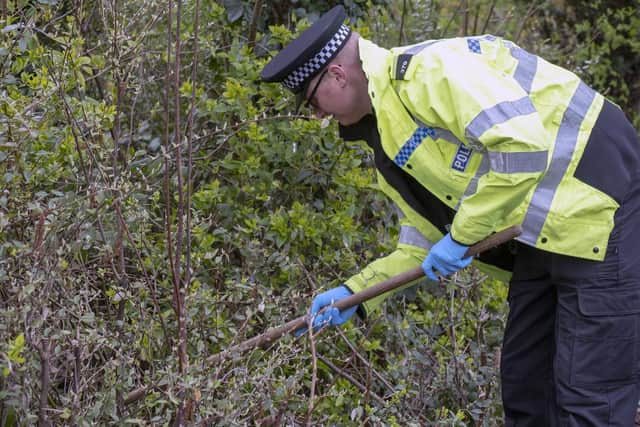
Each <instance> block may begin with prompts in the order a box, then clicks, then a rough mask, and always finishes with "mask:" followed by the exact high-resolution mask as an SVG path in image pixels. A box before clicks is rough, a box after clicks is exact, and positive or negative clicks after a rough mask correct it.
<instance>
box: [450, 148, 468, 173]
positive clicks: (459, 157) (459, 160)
mask: <svg viewBox="0 0 640 427" xmlns="http://www.w3.org/2000/svg"><path fill="white" fill-rule="evenodd" d="M472 152H473V150H472V149H471V148H469V147H467V146H466V145H464V144H460V146H459V147H458V151H457V152H456V155H455V156H454V158H453V162H452V163H451V168H452V169H455V170H457V171H460V172H464V171H465V169H467V163H469V159H470V158H471V153H472Z"/></svg>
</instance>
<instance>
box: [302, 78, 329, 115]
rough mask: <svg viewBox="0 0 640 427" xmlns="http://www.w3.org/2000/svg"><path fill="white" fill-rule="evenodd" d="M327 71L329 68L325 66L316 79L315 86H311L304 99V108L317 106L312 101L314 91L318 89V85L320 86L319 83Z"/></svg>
mask: <svg viewBox="0 0 640 427" xmlns="http://www.w3.org/2000/svg"><path fill="white" fill-rule="evenodd" d="M328 71H329V69H328V68H325V69H324V71H323V72H322V74H320V78H319V79H318V81H317V82H316V84H315V86H314V87H313V90H312V91H311V93H310V94H309V96H308V97H307V99H306V100H305V101H304V107H305V108H308V107H309V106H311V107H313V108H317V106H316V105H315V104H314V103H313V97H314V96H315V95H316V92H317V91H318V87H320V83H322V79H323V78H324V76H325V75H326V74H327V72H328Z"/></svg>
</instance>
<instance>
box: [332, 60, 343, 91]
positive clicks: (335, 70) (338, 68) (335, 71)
mask: <svg viewBox="0 0 640 427" xmlns="http://www.w3.org/2000/svg"><path fill="white" fill-rule="evenodd" d="M329 76H330V77H331V78H332V79H336V80H337V81H338V84H339V85H340V87H344V86H345V85H346V84H347V71H346V70H345V69H344V67H343V66H342V65H340V64H331V65H329Z"/></svg>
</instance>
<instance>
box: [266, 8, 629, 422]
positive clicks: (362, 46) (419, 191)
mask: <svg viewBox="0 0 640 427" xmlns="http://www.w3.org/2000/svg"><path fill="white" fill-rule="evenodd" d="M345 18H346V16H345V12H344V9H343V8H342V7H341V6H337V7H335V8H333V9H332V10H330V11H329V12H327V13H326V14H324V15H323V16H322V17H321V18H320V19H319V20H318V21H317V22H316V23H314V24H313V25H312V26H311V27H310V28H309V29H308V30H306V31H305V32H303V33H302V34H301V35H300V36H299V37H298V38H296V39H295V40H293V41H292V42H291V43H290V44H289V45H287V46H286V47H285V48H284V49H282V51H281V52H279V53H278V54H277V55H276V56H275V57H274V58H273V59H272V60H271V61H270V62H269V63H268V64H267V65H266V66H265V68H264V70H263V72H262V78H263V80H264V81H267V82H281V83H282V84H284V85H285V86H286V87H287V88H288V89H290V90H291V91H292V92H293V93H294V94H296V100H297V107H299V106H300V105H302V104H306V105H308V106H309V107H311V108H312V109H313V110H314V111H315V114H316V115H317V116H318V117H329V116H333V118H334V119H336V120H337V121H338V122H339V123H340V134H341V136H342V137H343V138H344V139H347V140H353V139H361V140H365V141H367V143H368V144H369V145H370V147H371V148H372V150H373V152H374V158H375V165H376V169H377V178H378V181H379V185H380V188H381V189H382V190H383V191H384V192H385V193H386V194H387V195H388V196H389V197H390V198H391V199H392V200H393V201H394V202H395V204H396V205H397V206H398V207H399V209H400V211H401V213H402V214H401V232H400V238H399V242H398V247H397V249H396V250H395V251H394V252H393V253H391V254H390V255H388V256H387V257H384V258H381V259H378V260H376V261H373V262H372V263H371V264H369V265H368V266H367V267H365V268H364V269H363V270H362V271H361V272H360V273H359V274H356V275H355V276H353V277H351V278H350V279H349V280H347V281H346V282H345V284H344V285H341V286H339V287H337V288H334V289H331V290H329V291H326V292H324V293H322V294H320V295H318V296H317V297H315V299H314V300H313V303H312V310H311V311H312V313H313V314H317V316H316V317H315V320H314V327H318V326H321V325H323V324H327V323H328V324H331V325H341V324H343V323H344V322H346V321H347V320H348V319H349V318H350V317H351V316H352V315H353V314H354V312H355V311H356V310H359V311H360V313H361V315H363V316H366V315H367V313H368V312H370V311H371V310H373V309H375V307H376V306H377V305H379V304H380V303H381V300H382V297H379V298H377V299H375V300H373V301H369V302H366V303H363V304H362V305H361V306H359V307H357V308H352V309H348V310H344V311H342V312H339V311H338V310H337V309H336V308H330V309H329V310H326V311H325V312H323V313H321V314H318V312H319V310H320V309H321V308H323V307H324V306H327V305H329V304H331V303H332V302H335V301H337V300H340V299H341V298H344V297H346V296H348V295H350V294H351V293H352V292H357V291H360V290H362V289H364V288H365V287H367V286H371V285H374V284H376V283H378V282H380V281H382V280H384V279H386V278H388V277H389V276H391V275H395V274H398V273H400V272H402V271H406V270H409V269H411V268H414V267H416V266H418V265H422V268H423V269H424V271H425V274H426V275H427V276H428V277H429V278H431V279H432V280H436V279H437V275H438V274H439V275H449V274H452V273H454V272H456V271H458V270H460V269H462V268H464V267H465V266H467V265H468V264H469V263H471V262H472V259H471V258H464V253H465V252H466V250H467V248H468V247H469V246H470V245H472V244H473V243H475V242H478V241H479V240H481V239H483V238H485V237H487V236H489V235H490V234H491V233H492V232H495V231H499V230H501V229H504V228H507V227H508V226H511V225H513V224H520V225H522V228H523V234H522V235H521V236H519V237H518V239H517V244H516V246H517V247H516V251H515V253H514V252H513V251H508V250H505V248H498V249H497V250H494V251H492V252H491V253H489V254H485V255H484V258H483V257H481V258H480V259H477V260H473V262H474V263H476V264H477V265H478V267H479V268H481V269H484V270H485V271H487V272H489V273H491V274H493V275H494V276H495V277H498V278H501V279H502V280H508V281H509V295H508V301H509V308H510V310H509V317H508V321H507V326H506V330H505V336H504V341H503V350H502V358H501V382H502V396H503V404H504V411H505V424H506V425H507V426H515V425H517V426H536V427H538V426H551V425H561V426H587V425H588V426H630V425H633V419H634V416H635V413H636V408H637V403H638V398H639V395H640V392H639V379H638V375H639V369H640V363H639V361H640V339H639V337H638V335H639V331H640V247H638V245H639V243H638V242H640V142H639V141H638V137H637V134H636V131H635V130H634V129H633V127H632V126H631V125H630V123H629V122H628V120H627V119H626V118H625V116H624V114H623V112H622V111H621V110H620V109H619V108H618V107H617V106H616V105H614V104H613V103H611V102H610V101H608V100H606V99H605V98H604V97H603V96H602V95H601V94H599V93H597V92H596V91H594V90H593V89H592V88H590V87H589V86H587V85H586V84H585V83H583V82H582V81H581V80H580V79H579V78H578V77H577V76H576V75H575V74H573V73H571V72H569V71H567V70H565V69H563V68H560V67H558V66H555V65H553V64H550V63H549V62H547V61H545V60H543V59H542V58H540V57H538V56H535V55H533V54H531V53H528V52H527V51H525V50H523V49H521V48H520V47H518V46H517V45H515V44H514V43H512V42H509V41H507V40H504V39H501V38H499V37H494V36H490V35H485V36H477V37H460V38H454V39H444V40H428V41H426V42H423V43H418V44H415V45H411V46H406V47H399V48H394V49H391V50H387V49H383V48H381V47H378V46H376V45H375V44H374V43H372V42H371V41H368V40H366V39H364V38H362V37H360V36H359V35H358V34H357V33H355V32H353V31H352V30H351V29H350V28H349V27H348V26H347V25H345V24H344V22H345ZM511 273H512V274H511Z"/></svg>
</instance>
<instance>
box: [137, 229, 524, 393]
mask: <svg viewBox="0 0 640 427" xmlns="http://www.w3.org/2000/svg"><path fill="white" fill-rule="evenodd" d="M521 233H522V227H520V226H519V225H514V226H512V227H509V228H507V229H505V230H502V231H499V232H497V233H494V234H492V235H491V236H489V237H487V238H486V239H484V240H481V241H480V242H478V243H476V244H475V245H473V246H471V247H469V249H468V250H467V252H466V253H465V257H468V256H475V255H478V254H479V253H481V252H484V251H486V250H488V249H491V248H493V247H496V246H498V245H500V244H502V243H505V242H508V241H509V240H511V239H513V238H515V237H517V236H519V235H520V234H521ZM423 276H424V272H423V271H422V267H416V268H414V269H412V270H409V271H405V272H404V273H400V274H398V275H397V276H393V277H390V278H389V279H387V280H384V281H382V282H380V283H377V284H375V285H373V286H371V287H369V288H366V289H364V290H362V291H360V292H356V293H355V294H353V295H351V296H349V297H347V298H344V299H341V300H340V301H338V302H336V303H335V304H333V306H334V307H337V308H338V309H339V310H340V311H342V310H344V309H346V308H349V307H353V306H356V305H359V304H361V303H363V302H365V301H368V300H370V299H372V298H375V297H377V296H379V295H382V294H384V293H386V292H389V291H392V290H394V289H397V288H399V287H401V286H403V285H406V284H407V283H410V282H412V281H414V280H417V279H419V278H421V277H423ZM308 323H309V318H308V316H307V315H304V316H300V317H298V318H297V319H293V320H291V321H289V322H287V323H285V324H283V325H280V326H277V327H275V328H271V329H269V330H268V331H267V332H265V333H263V334H261V335H258V336H255V337H253V338H250V339H248V340H246V341H243V342H241V343H239V344H236V345H234V346H232V347H229V348H227V349H225V350H223V351H221V352H220V353H217V354H214V355H212V356H209V357H208V358H207V364H209V365H215V364H218V363H221V362H222V361H224V360H226V359H228V358H231V357H233V356H239V355H241V354H242V353H245V352H247V351H249V350H251V349H254V348H258V347H265V346H267V345H269V344H271V343H272V342H274V341H276V340H277V339H279V338H281V337H282V336H283V335H285V334H288V333H291V332H293V331H297V330H298V329H302V328H305V327H307V326H308ZM144 395H145V388H144V387H141V388H138V389H136V390H133V391H132V392H131V393H129V394H128V395H127V397H126V399H125V403H132V402H135V401H137V400H139V399H141V398H142V397H144Z"/></svg>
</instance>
